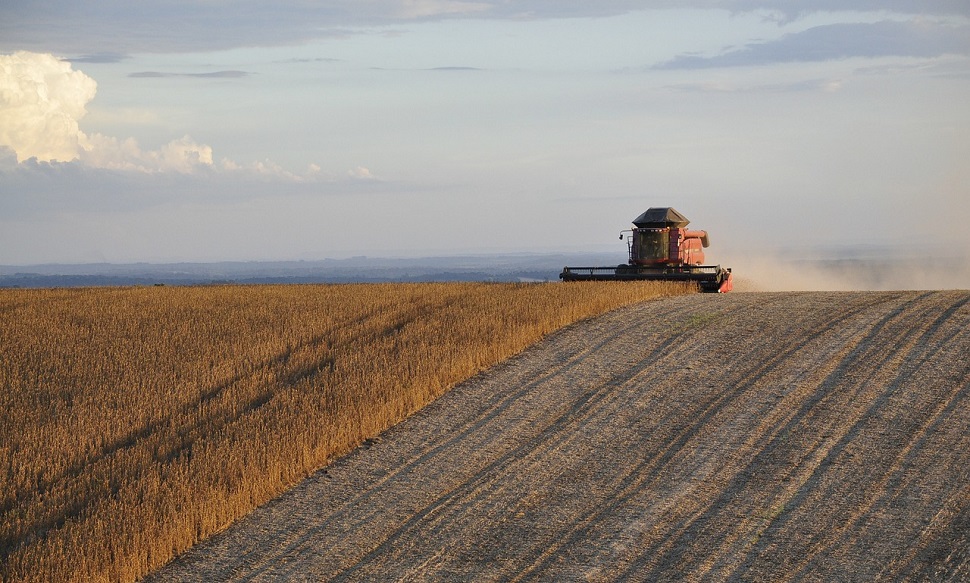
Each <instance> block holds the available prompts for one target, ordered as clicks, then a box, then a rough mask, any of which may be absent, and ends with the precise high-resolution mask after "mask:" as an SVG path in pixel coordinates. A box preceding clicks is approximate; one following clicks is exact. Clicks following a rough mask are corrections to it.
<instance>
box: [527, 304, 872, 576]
mask: <svg viewBox="0 0 970 583" xmlns="http://www.w3.org/2000/svg"><path fill="white" fill-rule="evenodd" d="M868 307H869V306H868V305H863V306H856V307H854V308H852V309H846V310H844V311H842V312H839V313H838V314H834V315H830V317H829V318H827V319H826V320H823V321H821V322H813V323H812V326H813V327H812V328H809V329H806V330H805V332H806V333H805V334H804V336H803V337H801V338H800V339H799V340H798V341H797V342H796V343H794V344H793V345H791V346H789V347H787V348H785V349H783V350H780V351H779V352H777V353H776V354H774V355H772V356H771V357H770V358H767V359H765V360H763V361H761V362H760V363H759V364H757V365H756V366H755V367H754V368H752V369H749V370H746V371H745V372H744V373H743V374H742V375H740V379H739V380H738V381H737V384H736V385H735V386H736V387H737V388H736V390H734V391H731V392H724V393H722V394H721V395H720V396H718V397H716V398H715V399H713V400H711V401H709V402H707V403H704V405H703V407H702V408H701V409H699V410H696V411H693V412H692V414H691V416H692V418H693V419H694V422H693V423H692V424H691V425H689V426H688V427H687V428H685V429H684V430H682V431H679V432H678V433H675V434H674V435H669V436H666V438H667V440H668V441H669V442H670V445H669V446H667V447H666V448H664V449H662V450H661V451H660V452H659V454H660V455H658V456H657V457H655V458H652V459H649V460H646V461H645V463H643V464H641V465H639V466H634V467H631V468H630V471H628V472H626V473H625V474H624V475H623V476H621V478H622V479H621V480H619V481H618V482H617V484H616V486H617V487H616V488H615V489H614V495H613V496H612V497H611V500H610V504H609V505H608V506H606V507H601V508H598V509H595V510H594V511H593V512H592V513H591V514H590V515H588V516H585V517H583V518H582V519H581V520H578V521H577V522H576V524H575V526H574V527H573V529H572V531H571V532H570V535H569V536H568V537H567V538H566V539H564V540H562V541H560V542H558V543H557V544H555V545H553V546H552V547H550V548H549V549H547V550H546V551H544V552H543V553H542V555H541V556H540V557H539V559H538V560H537V561H534V562H533V564H532V565H529V566H528V568H527V569H525V570H524V571H523V572H521V573H519V575H518V576H516V577H514V578H513V580H522V579H528V578H529V577H528V576H529V575H530V574H532V573H535V572H543V571H545V570H547V569H548V568H549V566H550V564H551V562H552V561H553V560H554V558H555V556H556V552H557V551H559V550H560V549H561V548H563V547H567V546H569V545H573V544H576V543H578V542H579V541H580V540H581V539H582V538H583V537H584V536H585V531H586V529H587V528H588V526H589V525H590V524H591V523H594V522H596V521H597V520H598V519H600V518H602V516H603V515H604V514H606V513H607V512H609V511H612V510H614V509H615V508H617V507H619V506H621V505H623V504H626V503H627V502H628V501H629V500H630V499H631V498H632V497H634V496H635V495H636V494H637V493H638V492H639V491H640V490H641V489H642V488H644V487H649V486H650V485H651V483H652V482H656V480H657V479H659V478H657V477H656V476H657V475H658V474H659V472H660V471H661V469H662V468H664V467H665V466H668V465H670V463H671V462H672V461H673V460H674V458H675V457H677V456H678V455H680V454H681V452H683V451H684V450H685V449H687V448H688V444H689V443H690V441H691V440H692V439H693V438H694V437H695V436H696V435H697V433H698V432H699V431H700V429H701V428H702V427H704V426H705V425H706V424H708V423H709V422H710V421H711V420H712V419H713V418H714V417H715V416H716V415H718V414H719V413H721V411H722V408H723V407H724V406H725V405H726V404H727V403H728V402H729V401H732V400H734V399H737V398H739V396H740V395H742V394H743V393H744V392H745V391H747V390H749V389H750V388H751V387H753V386H755V385H756V384H757V383H758V382H759V381H761V380H762V379H763V378H765V377H767V376H768V375H770V374H771V372H772V371H773V370H775V369H776V368H777V367H778V366H779V365H780V364H782V363H784V362H786V361H787V360H789V359H791V358H793V357H794V355H796V354H797V353H798V352H799V351H801V350H802V349H804V348H805V347H806V346H807V345H808V344H809V343H810V342H812V340H813V339H814V338H815V337H817V336H820V335H824V334H827V333H829V332H831V331H832V330H833V329H834V328H836V327H837V326H838V325H839V324H840V323H841V322H843V321H844V320H845V319H846V318H848V317H851V316H852V315H854V314H856V313H858V312H860V311H862V310H865V309H866V308H868ZM741 379H743V380H741ZM627 576H632V573H628V574H627ZM621 578H623V577H621Z"/></svg>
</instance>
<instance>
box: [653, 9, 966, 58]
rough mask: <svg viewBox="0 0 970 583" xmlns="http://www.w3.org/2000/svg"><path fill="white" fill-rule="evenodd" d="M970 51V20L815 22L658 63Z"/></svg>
mask: <svg viewBox="0 0 970 583" xmlns="http://www.w3.org/2000/svg"><path fill="white" fill-rule="evenodd" d="M948 54H953V55H970V26H952V25H945V24H938V23H931V22H925V21H919V20H913V21H909V22H896V21H888V20H887V21H882V22H876V23H871V24H870V23H844V24H830V25H825V26H817V27H813V28H810V29H808V30H805V31H803V32H798V33H792V34H787V35H785V36H783V37H781V38H780V39H778V40H773V41H768V42H761V43H751V44H748V45H746V46H744V47H742V48H739V49H735V50H730V51H728V52H726V53H723V54H721V55H716V56H710V57H706V56H698V55H681V56H678V57H676V58H674V59H673V60H671V61H667V62H666V63H662V64H660V65H657V66H656V67H655V68H657V69H710V68H721V67H744V66H753V65H769V64H776V63H793V62H818V61H830V60H837V59H848V58H853V57H863V58H878V57H920V58H931V57H939V56H943V55H948Z"/></svg>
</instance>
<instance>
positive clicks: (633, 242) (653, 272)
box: [559, 207, 734, 293]
mask: <svg viewBox="0 0 970 583" xmlns="http://www.w3.org/2000/svg"><path fill="white" fill-rule="evenodd" d="M689 222H690V221H689V220H687V217H685V216H684V215H682V214H680V213H679V212H677V211H676V210H674V209H673V208H671V207H650V208H649V209H647V211H646V212H644V213H643V214H642V215H640V216H639V217H637V218H636V219H634V220H633V227H634V228H633V229H630V230H629V231H622V232H621V233H620V239H623V233H627V232H629V233H630V236H629V237H628V238H627V247H628V249H629V252H630V261H629V262H628V263H626V264H625V265H618V266H616V267H564V268H563V270H562V273H560V274H559V278H560V279H562V280H563V281H628V280H629V281H633V280H641V281H642V280H654V281H693V282H696V283H697V285H698V286H699V287H700V289H701V291H704V292H719V293H724V292H729V291H731V289H732V288H733V287H734V282H733V279H732V278H733V276H732V274H731V268H729V267H728V268H725V267H721V266H720V265H704V264H703V263H704V250H703V248H704V247H707V246H708V244H709V239H708V237H707V231H689V230H687V229H685V228H684V227H686V226H687V223H689Z"/></svg>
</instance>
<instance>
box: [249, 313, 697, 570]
mask: <svg viewBox="0 0 970 583" xmlns="http://www.w3.org/2000/svg"><path fill="white" fill-rule="evenodd" d="M658 305H659V304H658ZM680 313H683V312H682V311H681V312H680ZM660 314H661V315H663V312H660ZM638 325H639V323H638V322H636V321H632V322H623V323H621V324H619V325H615V326H610V327H608V328H605V333H603V334H601V335H598V336H597V342H596V343H595V344H592V345H590V344H585V343H581V345H580V349H579V350H578V351H576V352H573V353H571V355H570V356H569V357H568V358H566V359H565V361H564V362H562V363H559V362H554V363H553V366H554V368H553V369H552V370H551V371H547V372H544V373H542V375H541V376H540V377H539V378H537V379H534V380H531V381H528V382H525V383H524V384H522V385H521V386H520V387H518V388H514V389H513V390H511V391H508V392H506V393H504V394H503V393H496V394H495V395H496V398H495V399H493V401H496V402H495V404H494V405H491V406H489V407H488V408H487V409H486V410H485V411H484V412H480V413H478V414H477V415H476V416H474V417H472V418H471V419H470V420H469V421H468V422H467V424H466V425H465V426H464V427H462V428H461V429H460V430H459V431H457V432H456V433H455V434H454V435H453V436H452V437H450V438H448V439H446V440H444V442H443V443H440V444H438V445H435V446H433V447H431V448H430V449H428V450H426V451H425V452H423V453H422V454H421V455H418V456H416V457H414V458H411V459H409V460H408V461H407V462H406V463H405V464H404V465H403V466H401V469H400V470H395V471H392V472H391V473H390V474H388V476H387V478H386V479H385V478H381V479H380V480H379V482H378V483H376V484H375V487H374V488H373V496H382V495H383V494H382V492H381V490H380V487H381V486H383V485H384V484H385V483H386V482H388V481H389V480H391V479H393V480H395V481H397V482H401V481H404V480H406V479H407V478H408V477H409V474H410V473H411V472H412V471H413V470H414V469H415V468H417V467H420V465H421V464H426V463H428V462H429V460H433V458H434V457H435V456H443V455H444V454H445V452H447V450H448V449H449V448H453V447H455V446H461V445H462V444H463V443H464V442H466V441H468V440H469V439H470V438H472V437H475V436H476V435H477V434H478V433H479V432H482V431H483V430H485V429H486V427H487V426H489V425H492V424H494V423H495V422H496V421H498V424H497V425H495V426H494V427H492V428H491V430H490V431H489V433H488V436H489V438H490V441H486V442H483V443H480V444H479V445H478V447H481V448H486V449H488V448H492V447H494V445H495V442H496V441H498V440H500V439H503V438H507V437H508V435H507V434H510V433H511V434H513V435H515V434H517V433H518V432H515V431H514V428H511V427H508V423H507V422H506V421H505V420H503V419H502V417H501V416H502V415H503V414H506V413H507V412H508V409H509V408H510V407H511V406H513V405H515V404H516V402H517V401H519V400H520V399H522V398H523V396H525V395H527V394H529V393H533V392H535V391H536V390H538V389H541V388H542V387H543V386H546V385H548V384H552V383H556V382H557V381H558V380H559V379H561V378H563V377H566V376H567V375H569V374H570V373H571V372H572V371H573V370H574V369H576V368H578V367H581V366H582V364H583V362H584V361H585V360H586V359H588V358H589V357H590V355H593V354H596V353H597V352H599V351H601V350H604V349H606V348H607V347H608V346H609V345H610V344H613V343H616V342H618V341H620V340H621V339H622V338H623V337H624V336H625V335H627V334H629V332H630V330H631V329H633V328H635V327H636V326H638ZM600 336H602V337H600ZM671 342H672V339H668V341H667V342H665V343H664V344H661V345H659V346H658V347H657V348H656V349H655V351H654V352H655V353H661V352H664V351H666V350H669V344H671ZM621 376H622V375H621ZM607 382H608V383H609V382H612V381H607ZM604 396H608V393H607V394H603V393H601V392H589V391H586V390H584V391H583V392H582V393H581V394H579V395H578V396H575V397H574V398H576V399H577V400H576V401H575V402H572V403H569V402H567V403H566V405H568V407H567V408H565V409H563V410H562V413H561V415H559V417H557V418H555V419H552V420H549V419H546V420H544V421H543V422H542V425H541V427H544V428H548V427H550V426H559V425H563V424H566V423H570V422H572V423H575V422H576V420H577V419H579V418H581V416H582V414H583V412H584V411H586V410H588V409H590V408H592V407H594V406H596V404H597V402H598V401H599V400H601V399H602V398H603V397H604ZM535 431H536V428H535V426H533V427H530V428H529V432H530V434H531V433H533V432H535ZM540 443H541V440H537V439H531V440H529V441H527V442H525V443H517V444H515V445H514V449H512V450H511V451H506V452H505V453H504V455H502V456H501V457H500V458H499V459H497V460H494V461H491V460H490V461H488V463H487V464H486V465H485V466H484V467H483V468H479V469H478V473H477V478H476V475H475V474H472V473H469V474H468V475H467V478H466V479H467V480H468V481H467V482H458V483H457V484H458V486H456V489H455V490H451V491H447V492H444V493H442V494H440V495H439V496H440V497H439V498H437V499H436V500H435V501H433V502H432V504H431V505H429V506H426V507H425V508H424V509H422V510H419V511H417V512H416V514H415V515H414V516H412V517H411V518H410V519H408V520H407V521H406V522H405V523H404V525H402V526H401V527H400V528H399V529H398V533H400V532H401V530H402V529H406V528H409V527H411V526H413V525H414V524H416V523H418V522H419V521H420V520H421V519H423V518H424V517H425V516H428V515H433V514H435V513H436V511H437V510H438V508H440V507H441V506H442V505H443V503H444V502H450V501H452V500H453V499H455V498H456V497H458V496H465V497H467V495H468V491H469V490H471V491H480V490H481V487H482V477H483V476H486V477H487V476H490V475H493V474H495V473H496V472H500V471H505V470H504V468H503V465H505V464H508V463H509V461H510V460H515V459H517V458H519V457H521V456H522V455H524V454H525V453H527V452H528V451H530V450H531V449H533V448H534V447H536V445H537V444H540ZM502 451H505V450H502ZM492 457H495V454H494V453H493V456H492ZM459 488H460V490H459ZM368 496H369V495H368ZM362 505H363V506H367V505H372V506H375V507H376V506H377V505H374V504H373V500H371V499H369V497H368V498H363V497H362V498H359V499H356V500H354V501H353V507H354V508H358V507H359V506H362ZM354 508H349V507H345V508H344V509H342V511H340V512H337V513H335V515H334V517H333V519H340V518H342V517H343V513H344V512H350V511H353V510H354ZM358 512H359V511H358ZM366 521H367V520H366V517H365V520H364V521H363V522H366ZM323 526H326V525H321V527H323ZM394 536H395V535H393V534H392V535H391V538H390V539H388V540H393V537H394ZM304 542H305V540H303V539H301V540H300V541H298V543H297V546H298V545H300V544H303V543H304ZM379 547H380V548H384V549H386V548H389V544H388V543H387V542H386V541H385V543H382V544H381V545H379ZM287 550H288V551H292V550H293V548H290V549H287ZM371 554H375V555H376V554H377V550H372V551H371ZM365 559H366V557H365ZM362 562H365V560H364V559H362V560H361V561H360V562H358V563H357V565H355V567H356V568H359V566H360V563H362ZM356 568H352V569H351V570H350V571H351V572H352V571H354V570H356ZM289 574H290V571H289V570H287V569H280V568H279V566H278V565H276V566H274V569H273V577H274V578H278V577H281V576H282V577H286V576H287V575H289ZM262 575H264V572H263V571H262V570H257V571H256V572H254V573H253V578H252V579H249V578H247V579H244V580H256V579H258V578H259V577H260V576H262Z"/></svg>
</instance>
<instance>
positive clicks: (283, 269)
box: [0, 253, 626, 288]
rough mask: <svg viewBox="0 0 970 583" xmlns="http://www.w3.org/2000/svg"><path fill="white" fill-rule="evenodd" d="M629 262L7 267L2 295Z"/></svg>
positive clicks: (459, 275)
mask: <svg viewBox="0 0 970 583" xmlns="http://www.w3.org/2000/svg"><path fill="white" fill-rule="evenodd" d="M625 260H626V257H625V254H623V253H619V254H617V253H613V254H609V253H598V254H594V253H585V254H584V253H576V254H568V255H567V254H531V253H522V254H503V255H465V256H442V257H421V258H388V257H383V258H378V257H363V256H362V257H352V258H349V259H323V260H319V261H239V262H217V263H124V264H116V263H85V264H45V265H27V266H5V265H0V287H8V288H9V287H30V288H37V287H87V286H132V285H212V284H225V283H236V284H265V283H364V282H374V283H384V282H420V281H503V282H509V281H557V280H558V279H559V272H560V271H562V268H563V266H565V265H616V264H618V263H623V262H624V261H625Z"/></svg>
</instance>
